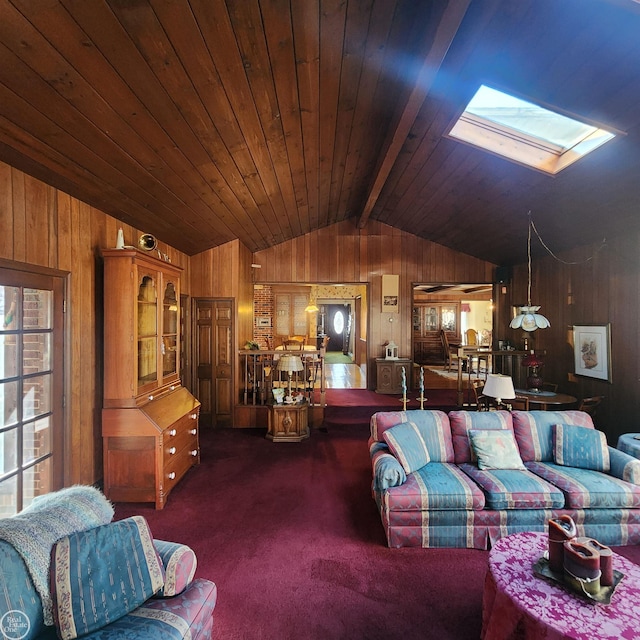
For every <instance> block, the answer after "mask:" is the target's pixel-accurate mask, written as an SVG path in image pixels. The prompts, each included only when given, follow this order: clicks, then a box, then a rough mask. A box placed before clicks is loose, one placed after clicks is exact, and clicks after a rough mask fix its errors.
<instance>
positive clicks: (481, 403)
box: [471, 380, 491, 411]
mask: <svg viewBox="0 0 640 640" xmlns="http://www.w3.org/2000/svg"><path fill="white" fill-rule="evenodd" d="M483 389H484V380H473V381H472V382H471V391H473V398H474V401H475V404H476V411H489V407H490V406H491V398H489V396H485V395H483V394H482V390H483Z"/></svg>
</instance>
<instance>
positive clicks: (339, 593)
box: [116, 425, 486, 640]
mask: <svg viewBox="0 0 640 640" xmlns="http://www.w3.org/2000/svg"><path fill="white" fill-rule="evenodd" d="M264 433H265V431H264V430H259V429H236V430H232V429H228V430H218V431H214V432H209V433H206V434H204V435H203V436H202V442H201V445H202V464H201V465H200V466H199V467H197V468H195V469H192V470H191V471H190V472H189V473H188V474H187V476H186V477H185V478H184V480H183V481H182V482H181V483H180V484H179V485H178V487H176V489H175V490H174V491H173V492H172V494H171V495H170V497H169V500H168V503H167V506H166V507H165V508H164V509H163V510H162V511H155V510H154V509H153V508H151V507H149V506H142V505H131V504H126V505H125V504H118V505H116V517H117V518H122V517H126V516H129V515H133V514H142V515H144V516H146V518H147V520H148V521H149V524H150V527H151V531H152V532H153V534H154V536H155V537H157V538H162V539H166V540H174V541H179V542H183V543H185V544H188V545H190V546H191V547H192V548H193V549H195V551H196V553H197V556H198V572H197V575H198V576H202V577H206V578H210V579H212V580H213V581H214V582H216V584H217V586H218V605H217V607H216V610H215V620H216V621H215V631H214V638H216V639H218V638H219V639H221V640H222V639H224V640H235V639H246V640H288V639H292V640H293V639H296V640H307V639H308V640H316V639H317V640H331V639H351V640H359V639H361V638H362V639H364V638H367V639H370V640H376V639H381V640H382V639H385V640H393V639H395V638H398V639H400V638H402V639H404V640H411V639H414V638H415V639H416V640H417V639H419V638H420V639H429V638H434V639H435V638H438V639H439V640H446V639H449V638H450V639H465V640H466V639H468V638H478V637H479V634H480V627H481V609H482V583H483V580H484V574H485V566H486V552H483V551H473V550H456V551H454V550H450V549H425V550H422V549H398V550H392V549H388V548H387V547H386V544H385V540H384V535H383V531H382V525H381V524H380V518H379V516H378V514H377V512H376V508H375V504H374V502H373V499H372V498H371V493H370V482H371V470H370V463H369V455H368V452H367V444H366V443H367V437H368V430H367V428H366V427H363V426H354V425H349V426H342V427H340V426H336V425H334V426H332V427H331V428H330V429H328V431H327V432H326V433H323V432H320V431H317V430H314V432H313V433H312V435H311V438H310V439H309V440H306V441H303V442H301V443H274V442H270V441H268V440H266V439H265V438H264Z"/></svg>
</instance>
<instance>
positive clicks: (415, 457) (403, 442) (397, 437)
mask: <svg viewBox="0 0 640 640" xmlns="http://www.w3.org/2000/svg"><path fill="white" fill-rule="evenodd" d="M382 437H383V438H384V441H385V442H386V443H387V445H388V446H389V449H390V450H391V453H393V455H394V456H395V457H396V458H398V460H399V461H400V464H401V465H402V468H403V469H404V471H405V473H413V472H414V471H417V470H418V469H421V468H422V467H424V465H425V464H427V463H428V462H429V461H430V460H431V458H430V457H429V448H428V447H427V443H426V442H425V441H424V438H423V437H422V433H421V432H420V429H419V428H418V427H417V425H415V424H414V423H413V422H402V423H401V424H397V425H396V426H395V427H391V429H387V430H386V431H385V432H384V433H383V434H382Z"/></svg>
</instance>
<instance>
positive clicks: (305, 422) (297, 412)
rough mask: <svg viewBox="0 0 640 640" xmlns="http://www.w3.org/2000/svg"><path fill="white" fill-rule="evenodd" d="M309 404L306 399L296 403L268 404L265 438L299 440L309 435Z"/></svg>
mask: <svg viewBox="0 0 640 640" xmlns="http://www.w3.org/2000/svg"><path fill="white" fill-rule="evenodd" d="M308 407H309V404H308V403H307V401H306V400H304V401H302V402H298V403H296V404H271V405H269V428H268V430H267V436H266V437H267V438H268V439H269V440H273V442H300V441H301V440H304V439H305V438H308V437H309V419H308Z"/></svg>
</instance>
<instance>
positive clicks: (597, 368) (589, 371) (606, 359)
mask: <svg viewBox="0 0 640 640" xmlns="http://www.w3.org/2000/svg"><path fill="white" fill-rule="evenodd" d="M573 355H574V359H575V368H576V375H579V376H587V377H589V378H598V379H599V380H606V381H607V382H611V331H610V325H608V324H602V325H582V324H576V325H574V326H573Z"/></svg>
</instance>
